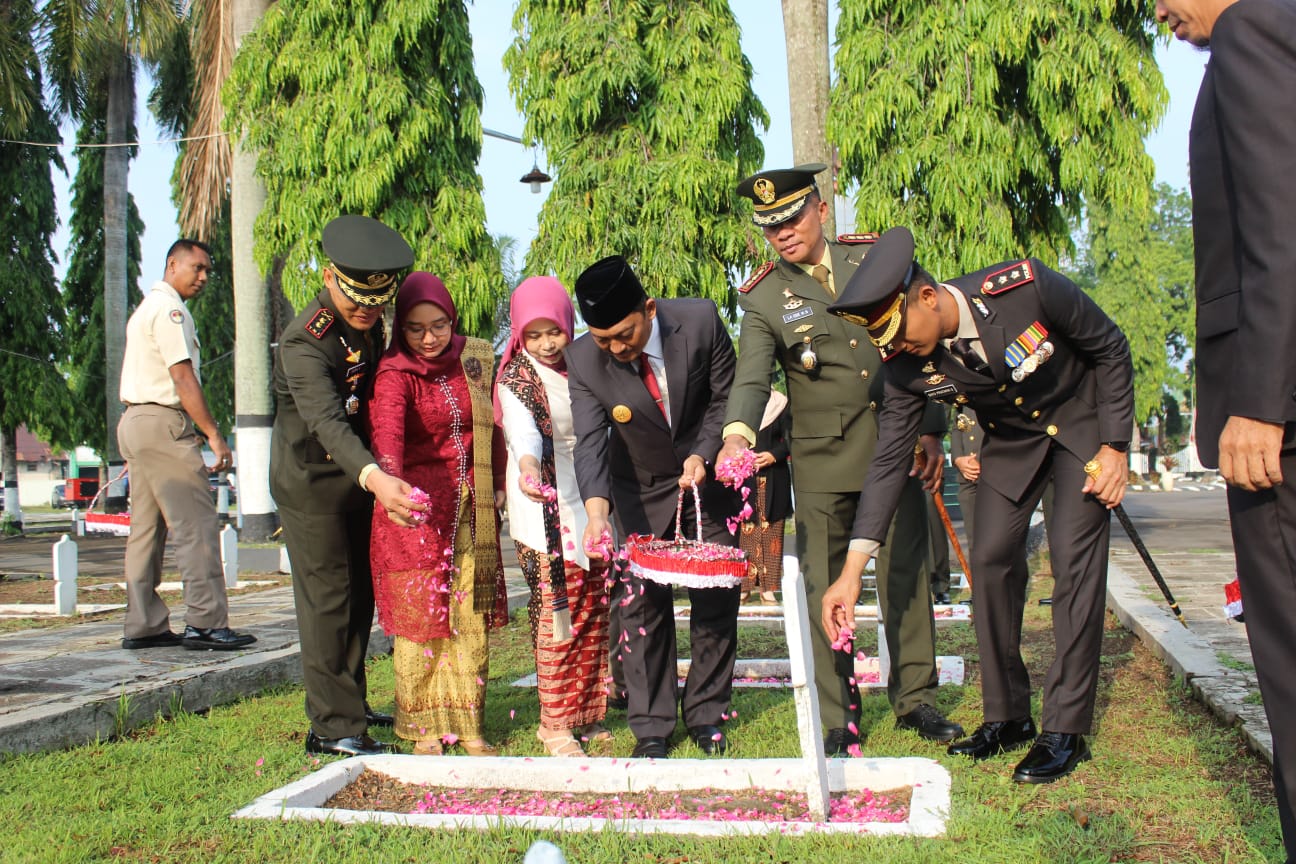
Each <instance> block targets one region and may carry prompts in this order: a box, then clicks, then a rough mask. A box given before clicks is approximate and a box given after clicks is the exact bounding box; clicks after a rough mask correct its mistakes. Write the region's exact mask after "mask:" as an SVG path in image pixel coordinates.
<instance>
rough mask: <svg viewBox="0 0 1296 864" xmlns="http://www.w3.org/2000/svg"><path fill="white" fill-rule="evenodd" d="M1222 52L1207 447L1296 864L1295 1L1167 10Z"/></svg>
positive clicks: (1210, 229)
mask: <svg viewBox="0 0 1296 864" xmlns="http://www.w3.org/2000/svg"><path fill="white" fill-rule="evenodd" d="M1156 11H1157V19H1158V20H1160V21H1162V22H1163V23H1165V24H1166V25H1168V26H1169V27H1170V29H1171V30H1172V31H1173V32H1174V34H1175V36H1176V37H1178V38H1179V39H1182V40H1184V41H1186V42H1191V43H1192V44H1194V45H1197V46H1198V47H1207V46H1209V48H1210V51H1211V58H1210V64H1209V65H1208V66H1207V67H1206V75H1205V77H1203V78H1202V83H1201V91H1200V92H1199V93H1198V95H1197V107H1196V109H1195V110H1194V112H1193V120H1192V132H1191V133H1190V135H1189V138H1188V161H1189V170H1190V174H1191V177H1192V199H1193V240H1194V242H1195V257H1196V263H1197V349H1196V370H1197V451H1198V454H1199V455H1200V457H1201V460H1202V463H1203V464H1205V465H1207V466H1216V465H1218V466H1219V469H1220V473H1221V474H1222V475H1223V477H1224V480H1225V481H1226V482H1227V483H1228V484H1229V488H1228V503H1229V517H1230V521H1231V523H1232V527H1233V546H1234V551H1235V553H1236V556H1237V569H1238V580H1239V582H1240V583H1241V587H1242V601H1243V603H1244V604H1245V608H1246V628H1247V637H1248V638H1249V639H1250V641H1251V655H1252V656H1253V657H1254V658H1255V666H1256V676H1257V677H1258V678H1259V680H1260V693H1261V695H1262V696H1263V697H1264V706H1265V713H1266V715H1267V716H1268V718H1269V729H1270V731H1271V732H1272V734H1273V754H1274V773H1273V779H1274V790H1275V793H1276V795H1277V799H1278V817H1279V821H1280V822H1281V824H1282V832H1283V842H1284V843H1285V844H1286V848H1287V859H1288V861H1289V862H1291V861H1296V815H1293V811H1292V805H1293V803H1294V802H1296V734H1294V733H1293V732H1292V728H1293V727H1292V717H1293V716H1296V678H1293V676H1292V673H1291V670H1292V668H1293V667H1294V666H1296V640H1293V639H1292V620H1293V618H1292V612H1291V610H1292V609H1296V551H1293V550H1296V515H1293V514H1296V359H1293V357H1292V355H1291V354H1290V353H1288V352H1289V351H1290V350H1291V345H1292V344H1293V343H1294V342H1296V293H1294V292H1293V291H1292V285H1291V281H1292V279H1293V274H1296V242H1293V240H1292V236H1293V233H1294V232H1296V110H1293V104H1292V95H1291V94H1292V92H1293V91H1294V90H1296V3H1293V2H1292V0H1211V2H1203V0H1158V2H1157V4H1156Z"/></svg>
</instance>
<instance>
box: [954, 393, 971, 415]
mask: <svg viewBox="0 0 1296 864" xmlns="http://www.w3.org/2000/svg"><path fill="white" fill-rule="evenodd" d="M954 401H955V402H957V403H958V404H960V405H966V404H967V401H968V398H967V397H966V396H964V395H963V394H962V393H960V394H958V395H957V396H955V397H954ZM959 416H960V417H962V416H963V415H962V414H960V415H959Z"/></svg>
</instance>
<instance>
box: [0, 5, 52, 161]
mask: <svg viewBox="0 0 1296 864" xmlns="http://www.w3.org/2000/svg"><path fill="white" fill-rule="evenodd" d="M38 20H39V19H38V17H37V14H36V8H35V5H34V4H33V3H32V2H30V0H13V2H7V3H0V135H3V137H5V138H21V137H23V134H24V133H25V132H27V131H30V127H31V125H32V123H33V121H35V122H39V119H38V117H37V116H36V115H38V114H40V113H43V112H44V110H45V107H44V105H43V103H42V100H41V88H40V77H39V75H33V70H36V68H37V64H36V46H35V43H34V42H33V39H32V36H33V34H34V33H35V32H36V28H37V22H38ZM40 140H42V141H44V140H46V139H44V138H42V139H40ZM49 140H51V141H52V140H54V139H52V138H51V139H49Z"/></svg>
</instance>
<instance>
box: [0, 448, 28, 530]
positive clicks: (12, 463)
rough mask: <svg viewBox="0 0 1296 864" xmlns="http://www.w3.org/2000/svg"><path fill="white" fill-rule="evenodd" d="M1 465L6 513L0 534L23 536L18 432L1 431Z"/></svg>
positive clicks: (2, 515) (1, 521)
mask: <svg viewBox="0 0 1296 864" xmlns="http://www.w3.org/2000/svg"><path fill="white" fill-rule="evenodd" d="M0 464H3V466H4V513H2V514H0V534H21V533H22V527H23V514H22V506H21V505H20V504H19V503H18V430H17V429H0Z"/></svg>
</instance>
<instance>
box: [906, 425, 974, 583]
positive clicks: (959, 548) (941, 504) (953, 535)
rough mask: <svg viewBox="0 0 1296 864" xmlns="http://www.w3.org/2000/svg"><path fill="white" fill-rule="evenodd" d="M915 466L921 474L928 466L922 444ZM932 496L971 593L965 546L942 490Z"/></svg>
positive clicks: (970, 574) (915, 451) (969, 568)
mask: <svg viewBox="0 0 1296 864" xmlns="http://www.w3.org/2000/svg"><path fill="white" fill-rule="evenodd" d="M914 465H916V466H917V468H918V470H919V471H920V472H921V471H922V469H923V468H924V467H926V465H927V454H926V453H925V452H923V449H922V445H921V444H918V445H916V446H915V447H914ZM931 494H932V499H933V500H934V501H935V502H936V512H937V513H938V514H939V515H940V520H941V524H942V525H944V526H945V534H946V536H948V537H949V539H950V544H951V545H952V546H953V547H954V555H955V556H956V557H957V558H958V562H959V566H960V567H962V568H963V578H964V579H966V580H967V587H968V591H971V590H972V568H971V567H969V566H968V561H967V556H965V555H964V554H963V544H961V543H959V539H958V533H957V532H955V530H954V523H953V522H951V521H950V515H949V510H947V509H945V499H944V498H942V497H941V490H940V489H937V490H936V491H935V492H933V493H931Z"/></svg>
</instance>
